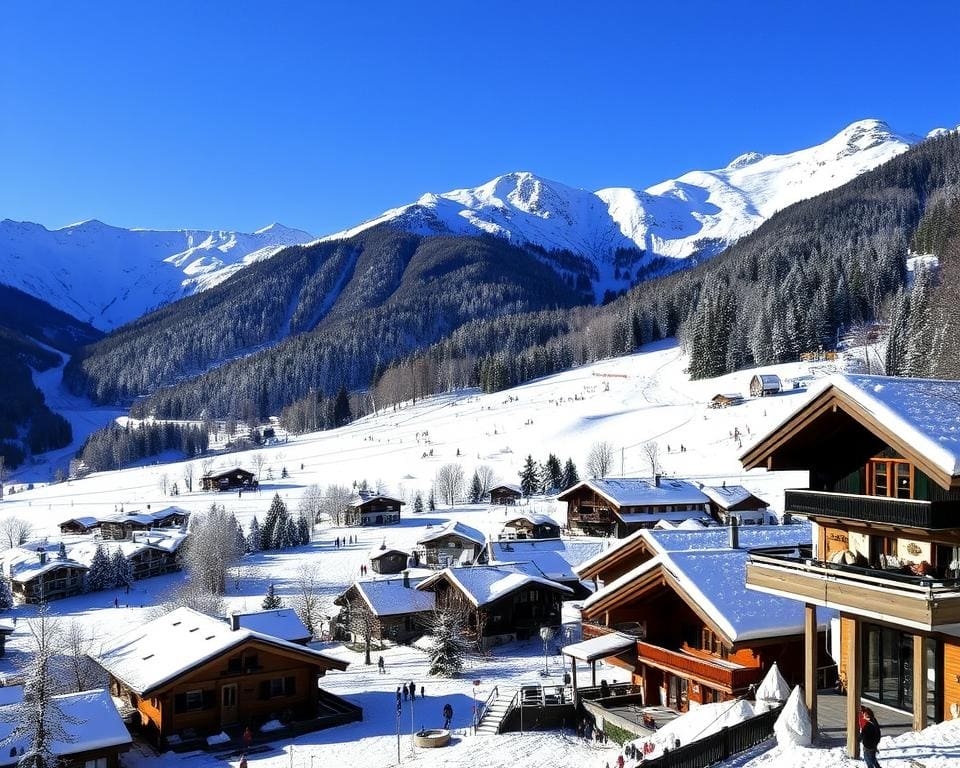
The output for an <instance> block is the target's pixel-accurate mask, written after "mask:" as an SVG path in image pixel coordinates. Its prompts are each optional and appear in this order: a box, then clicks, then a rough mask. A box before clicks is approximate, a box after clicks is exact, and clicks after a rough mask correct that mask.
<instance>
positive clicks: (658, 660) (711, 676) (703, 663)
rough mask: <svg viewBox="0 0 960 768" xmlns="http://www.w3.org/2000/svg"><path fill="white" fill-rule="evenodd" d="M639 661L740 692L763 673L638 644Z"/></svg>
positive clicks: (751, 668)
mask: <svg viewBox="0 0 960 768" xmlns="http://www.w3.org/2000/svg"><path fill="white" fill-rule="evenodd" d="M637 651H638V656H639V661H640V662H641V663H643V662H650V664H651V665H653V666H656V667H658V668H665V669H668V670H671V671H674V672H678V673H680V674H681V675H686V676H689V677H691V678H694V679H696V680H702V681H703V682H705V683H707V684H711V685H713V686H716V687H718V688H722V689H726V690H730V691H740V690H743V689H745V688H747V687H749V686H750V685H752V684H754V683H758V682H760V680H761V678H762V677H763V670H762V669H759V668H753V667H739V666H734V665H732V664H729V663H717V662H712V661H710V660H709V659H701V658H698V657H697V656H692V655H690V654H687V653H680V652H679V651H671V650H668V649H667V648H661V647H660V646H659V645H651V644H650V643H644V642H638V643H637Z"/></svg>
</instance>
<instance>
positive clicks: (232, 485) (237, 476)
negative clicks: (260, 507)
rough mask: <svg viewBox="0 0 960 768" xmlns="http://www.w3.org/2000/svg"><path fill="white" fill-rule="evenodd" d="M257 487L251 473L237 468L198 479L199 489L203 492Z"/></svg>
mask: <svg viewBox="0 0 960 768" xmlns="http://www.w3.org/2000/svg"><path fill="white" fill-rule="evenodd" d="M258 485H259V483H258V482H257V480H256V478H255V477H254V474H253V472H248V471H247V470H245V469H241V468H240V467H237V468H236V469H231V470H230V471H228V472H220V473H218V474H215V475H214V474H211V475H204V476H203V477H201V478H200V488H201V490H204V491H231V490H238V489H240V490H246V489H253V488H256V487H257V486H258Z"/></svg>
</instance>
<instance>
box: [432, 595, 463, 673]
mask: <svg viewBox="0 0 960 768" xmlns="http://www.w3.org/2000/svg"><path fill="white" fill-rule="evenodd" d="M466 650H467V646H466V643H465V642H464V639H463V626H462V621H461V620H460V617H459V614H458V613H457V612H456V611H455V610H453V609H445V610H437V611H436V612H435V613H434V615H433V617H432V618H431V621H430V647H429V650H428V651H427V656H428V657H429V659H430V668H429V671H430V674H431V675H434V676H435V677H456V676H457V675H458V674H460V671H461V670H462V669H463V656H464V654H465V653H466Z"/></svg>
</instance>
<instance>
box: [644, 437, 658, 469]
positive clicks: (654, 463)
mask: <svg viewBox="0 0 960 768" xmlns="http://www.w3.org/2000/svg"><path fill="white" fill-rule="evenodd" d="M643 455H644V456H645V457H646V459H647V463H648V464H649V465H650V477H656V476H657V475H658V474H660V447H659V446H658V445H657V444H656V442H654V441H653V440H650V441H649V442H646V443H644V444H643Z"/></svg>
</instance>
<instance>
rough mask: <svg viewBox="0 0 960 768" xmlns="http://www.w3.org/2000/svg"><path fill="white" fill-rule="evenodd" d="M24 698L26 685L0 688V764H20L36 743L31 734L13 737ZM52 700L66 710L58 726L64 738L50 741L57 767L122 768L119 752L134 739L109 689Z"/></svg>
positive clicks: (63, 710)
mask: <svg viewBox="0 0 960 768" xmlns="http://www.w3.org/2000/svg"><path fill="white" fill-rule="evenodd" d="M22 701H23V686H20V685H14V686H7V687H4V688H0V742H2V743H3V748H2V749H0V768H6V766H15V765H18V764H19V763H20V761H21V760H23V755H24V753H25V752H27V751H29V750H30V748H31V747H32V746H33V745H32V744H31V743H30V739H29V737H28V736H23V737H21V738H15V737H13V730H14V727H15V726H16V725H18V724H19V723H18V720H19V718H20V716H22V712H21V710H20V709H19V707H20V706H21V703H22ZM51 701H52V702H53V703H54V704H55V705H56V709H57V710H58V711H59V712H61V713H62V714H63V717H61V718H59V719H58V722H57V728H58V729H59V730H60V731H62V733H61V734H59V735H60V736H63V737H65V738H55V739H53V740H52V741H51V744H50V747H51V749H50V752H51V755H52V757H53V758H54V759H55V761H56V765H57V766H58V768H120V755H121V754H122V753H124V752H127V751H128V750H129V749H130V745H131V743H132V742H133V739H132V738H131V736H130V732H129V731H128V730H127V727H126V726H125V725H124V723H123V720H122V719H121V718H120V714H119V713H118V712H117V707H116V705H115V704H114V702H113V699H112V698H110V694H109V693H108V692H107V691H105V690H101V689H93V690H89V691H81V692H79V693H67V694H63V695H61V696H54V697H53V698H52V700H51Z"/></svg>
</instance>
